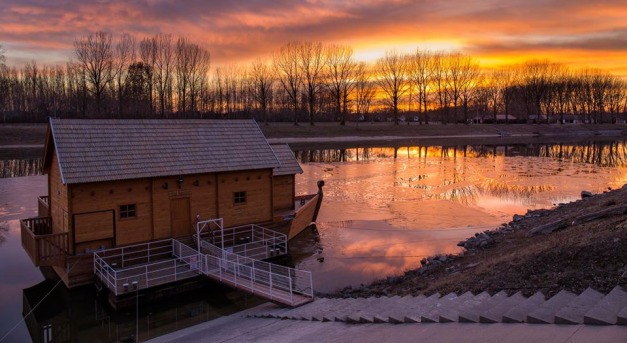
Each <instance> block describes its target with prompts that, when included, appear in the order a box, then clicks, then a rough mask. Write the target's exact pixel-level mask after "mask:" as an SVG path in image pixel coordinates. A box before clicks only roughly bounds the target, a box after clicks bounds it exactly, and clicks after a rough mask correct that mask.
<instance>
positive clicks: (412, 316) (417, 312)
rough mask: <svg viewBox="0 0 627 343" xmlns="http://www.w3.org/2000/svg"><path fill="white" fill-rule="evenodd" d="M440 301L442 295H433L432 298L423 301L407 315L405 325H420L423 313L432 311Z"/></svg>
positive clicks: (404, 319) (404, 320)
mask: <svg viewBox="0 0 627 343" xmlns="http://www.w3.org/2000/svg"><path fill="white" fill-rule="evenodd" d="M439 299H440V293H435V294H432V295H431V296H429V297H427V298H425V299H422V300H421V301H420V302H419V303H417V304H416V306H413V307H412V308H411V309H410V311H408V312H407V313H406V314H405V317H404V318H403V322H405V323H420V317H421V316H422V314H423V313H427V312H429V311H431V309H432V308H433V307H435V304H436V303H437V302H438V300H439Z"/></svg>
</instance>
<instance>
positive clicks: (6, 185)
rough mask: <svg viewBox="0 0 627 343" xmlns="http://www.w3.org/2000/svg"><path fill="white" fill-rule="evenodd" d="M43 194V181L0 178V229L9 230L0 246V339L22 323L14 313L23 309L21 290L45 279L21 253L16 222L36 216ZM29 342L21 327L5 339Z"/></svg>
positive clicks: (18, 314)
mask: <svg viewBox="0 0 627 343" xmlns="http://www.w3.org/2000/svg"><path fill="white" fill-rule="evenodd" d="M44 193H46V178H45V177H42V176H30V177H21V178H12V179H2V178H0V215H1V217H0V225H2V226H4V227H8V229H9V230H8V232H3V233H2V234H3V235H4V237H5V238H6V241H5V242H3V243H2V244H0V261H2V262H0V295H1V296H0V337H2V336H4V335H5V334H6V333H7V332H9V330H11V329H12V328H13V327H14V326H15V325H16V324H17V323H19V321H20V320H22V315H21V311H16V309H21V308H22V296H21V294H22V289H24V288H26V287H30V286H32V285H34V284H36V283H38V282H40V281H42V280H43V279H44V278H43V276H42V275H41V273H39V270H38V269H37V268H35V267H33V263H32V262H31V260H30V258H29V257H28V255H27V254H26V252H25V251H24V249H22V244H21V241H20V223H19V220H18V219H19V218H27V217H33V216H35V215H36V206H37V196H38V195H42V194H44ZM28 340H30V336H29V334H28V331H27V329H26V325H25V324H24V323H21V324H20V325H19V326H18V327H17V329H16V330H15V331H14V332H13V333H11V335H10V336H8V337H7V341H8V342H20V341H23V342H25V341H28Z"/></svg>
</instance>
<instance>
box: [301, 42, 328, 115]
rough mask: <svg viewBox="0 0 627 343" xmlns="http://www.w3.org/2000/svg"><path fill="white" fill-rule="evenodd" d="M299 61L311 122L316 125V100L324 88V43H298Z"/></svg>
mask: <svg viewBox="0 0 627 343" xmlns="http://www.w3.org/2000/svg"><path fill="white" fill-rule="evenodd" d="M298 61H299V66H300V71H301V75H302V80H303V86H304V88H305V97H306V98H307V104H308V110H309V124H310V125H314V116H315V113H316V101H317V98H318V95H319V93H320V89H321V88H322V70H323V67H324V62H325V61H324V55H323V50H322V43H319V42H318V43H312V42H303V43H300V44H298Z"/></svg>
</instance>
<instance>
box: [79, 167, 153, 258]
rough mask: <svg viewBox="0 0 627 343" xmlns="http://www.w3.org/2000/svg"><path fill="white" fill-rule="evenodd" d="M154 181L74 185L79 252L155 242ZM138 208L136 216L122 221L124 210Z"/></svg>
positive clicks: (135, 180) (121, 181) (138, 180)
mask: <svg viewBox="0 0 627 343" xmlns="http://www.w3.org/2000/svg"><path fill="white" fill-rule="evenodd" d="M151 191H152V189H151V183H150V179H134V180H118V181H107V182H94V183H83V184H76V185H72V187H71V201H72V219H73V221H74V222H73V227H74V230H75V231H74V233H73V235H71V236H73V238H74V239H75V240H76V249H77V250H76V251H77V252H79V253H80V252H81V251H83V250H84V249H86V248H89V249H95V248H98V247H101V246H105V247H112V246H119V245H126V244H132V243H137V242H144V241H148V240H151V239H153V234H152V208H151ZM125 205H135V214H134V216H130V217H128V218H121V214H120V207H121V206H125Z"/></svg>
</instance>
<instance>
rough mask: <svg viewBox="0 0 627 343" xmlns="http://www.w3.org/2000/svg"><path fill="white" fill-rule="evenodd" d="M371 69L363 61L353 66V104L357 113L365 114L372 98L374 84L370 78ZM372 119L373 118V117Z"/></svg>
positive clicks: (368, 110) (368, 109)
mask: <svg viewBox="0 0 627 343" xmlns="http://www.w3.org/2000/svg"><path fill="white" fill-rule="evenodd" d="M371 75H372V70H371V69H370V68H369V67H368V65H367V64H366V63H364V62H360V63H358V64H357V65H356V67H355V104H356V111H357V113H359V114H365V115H367V114H368V113H369V112H370V106H371V105H372V101H373V100H374V95H375V91H376V89H375V85H374V82H373V81H372V80H371ZM373 119H374V118H373Z"/></svg>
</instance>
